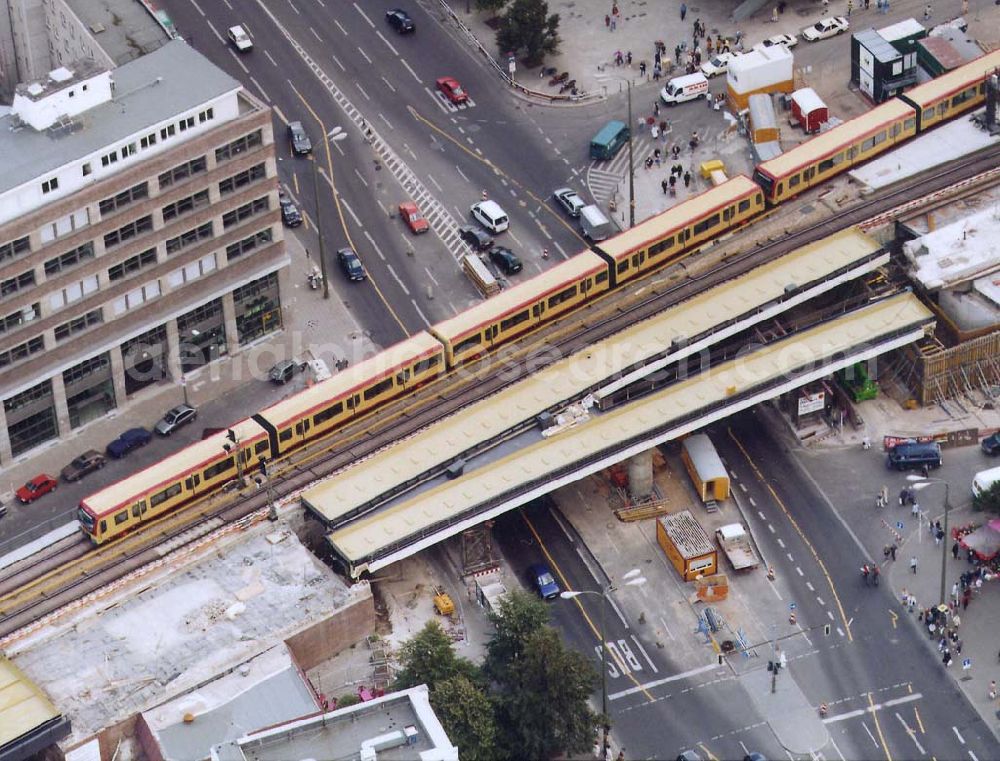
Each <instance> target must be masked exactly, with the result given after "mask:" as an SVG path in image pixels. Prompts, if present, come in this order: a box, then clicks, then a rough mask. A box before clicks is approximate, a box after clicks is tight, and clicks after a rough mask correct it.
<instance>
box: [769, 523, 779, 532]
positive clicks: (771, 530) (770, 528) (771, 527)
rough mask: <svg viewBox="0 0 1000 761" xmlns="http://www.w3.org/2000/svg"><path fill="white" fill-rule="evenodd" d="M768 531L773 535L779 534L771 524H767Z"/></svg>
mask: <svg viewBox="0 0 1000 761" xmlns="http://www.w3.org/2000/svg"><path fill="white" fill-rule="evenodd" d="M767 530H768V531H770V532H771V533H772V534H775V533H777V532H776V531H775V530H774V526H772V525H771V524H770V523H768V524H767Z"/></svg>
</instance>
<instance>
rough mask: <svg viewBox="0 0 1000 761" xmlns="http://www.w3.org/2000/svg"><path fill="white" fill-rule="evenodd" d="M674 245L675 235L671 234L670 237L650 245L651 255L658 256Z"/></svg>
mask: <svg viewBox="0 0 1000 761" xmlns="http://www.w3.org/2000/svg"><path fill="white" fill-rule="evenodd" d="M673 245H674V236H673V235H671V236H670V237H669V238H664V239H663V240H661V241H660V242H658V243H654V244H653V245H652V246H650V247H649V255H650V256H656V255H657V254H660V253H662V252H664V251H666V250H667V249H668V248H673Z"/></svg>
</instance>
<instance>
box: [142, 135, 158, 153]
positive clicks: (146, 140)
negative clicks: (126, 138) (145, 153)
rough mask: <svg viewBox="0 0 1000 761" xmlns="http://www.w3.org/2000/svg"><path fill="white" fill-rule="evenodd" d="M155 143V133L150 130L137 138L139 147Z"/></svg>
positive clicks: (146, 146) (144, 147) (143, 147)
mask: <svg viewBox="0 0 1000 761" xmlns="http://www.w3.org/2000/svg"><path fill="white" fill-rule="evenodd" d="M154 145H156V133H155V132H150V133H149V134H148V135H146V136H145V137H142V138H139V147H140V148H142V149H146V148H149V147H151V146H154Z"/></svg>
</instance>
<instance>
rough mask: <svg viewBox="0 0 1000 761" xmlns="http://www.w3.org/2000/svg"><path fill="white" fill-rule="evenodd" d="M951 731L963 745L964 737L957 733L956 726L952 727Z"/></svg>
mask: <svg viewBox="0 0 1000 761" xmlns="http://www.w3.org/2000/svg"><path fill="white" fill-rule="evenodd" d="M951 731H952V732H954V733H955V737H957V738H958V741H959V742H960V743H962V745H965V738H964V737H962V735H961V734H960V733H959V731H958V727H952V728H951Z"/></svg>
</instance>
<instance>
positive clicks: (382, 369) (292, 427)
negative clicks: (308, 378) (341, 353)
mask: <svg viewBox="0 0 1000 761" xmlns="http://www.w3.org/2000/svg"><path fill="white" fill-rule="evenodd" d="M446 369H447V368H446V367H445V353H444V347H443V346H442V345H441V342H440V341H438V340H437V339H436V338H434V336H432V335H430V334H429V333H427V332H424V331H421V332H420V333H417V334H416V335H414V336H412V337H411V338H408V339H406V340H405V341H401V342H400V343H398V344H396V345H394V346H390V347H389V348H388V349H385V350H383V351H381V352H379V353H378V354H376V355H375V356H374V357H371V358H369V359H366V360H365V361H363V362H359V363H358V364H357V365H355V366H354V367H351V368H349V369H347V370H343V371H341V372H339V373H337V374H336V375H334V376H333V377H332V378H329V379H328V380H325V381H323V382H321V383H317V384H316V385H314V386H312V387H310V388H307V389H305V390H304V391H300V392H299V393H297V394H293V395H292V396H290V397H288V398H287V399H284V400H283V401H280V402H278V403H277V404H274V405H272V406H270V407H268V408H267V409H265V410H262V411H261V412H258V413H257V414H256V415H254V416H253V420H254V421H255V422H256V423H257V424H258V425H260V426H261V428H263V429H264V430H266V431H267V434H268V440H269V442H270V450H271V451H272V452H276V453H277V454H279V455H283V454H286V453H287V452H289V451H290V450H292V449H294V448H295V447H297V446H300V445H301V444H304V443H305V442H307V441H309V440H311V439H314V438H316V437H317V436H322V435H323V434H325V433H329V432H330V431H332V430H334V429H336V428H339V427H340V426H342V425H344V424H345V423H348V422H350V421H351V420H354V419H355V418H357V417H360V416H361V415H364V414H365V413H367V412H370V411H371V410H372V409H374V408H375V407H379V406H381V405H383V404H385V403H386V402H387V401H389V400H390V399H395V398H396V397H397V396H402V395H403V394H405V393H407V392H408V391H410V390H412V389H414V388H416V387H417V386H419V385H421V384H423V383H426V382H427V381H429V380H432V379H434V378H436V377H437V376H439V375H441V374H442V373H443V372H445V371H446Z"/></svg>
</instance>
